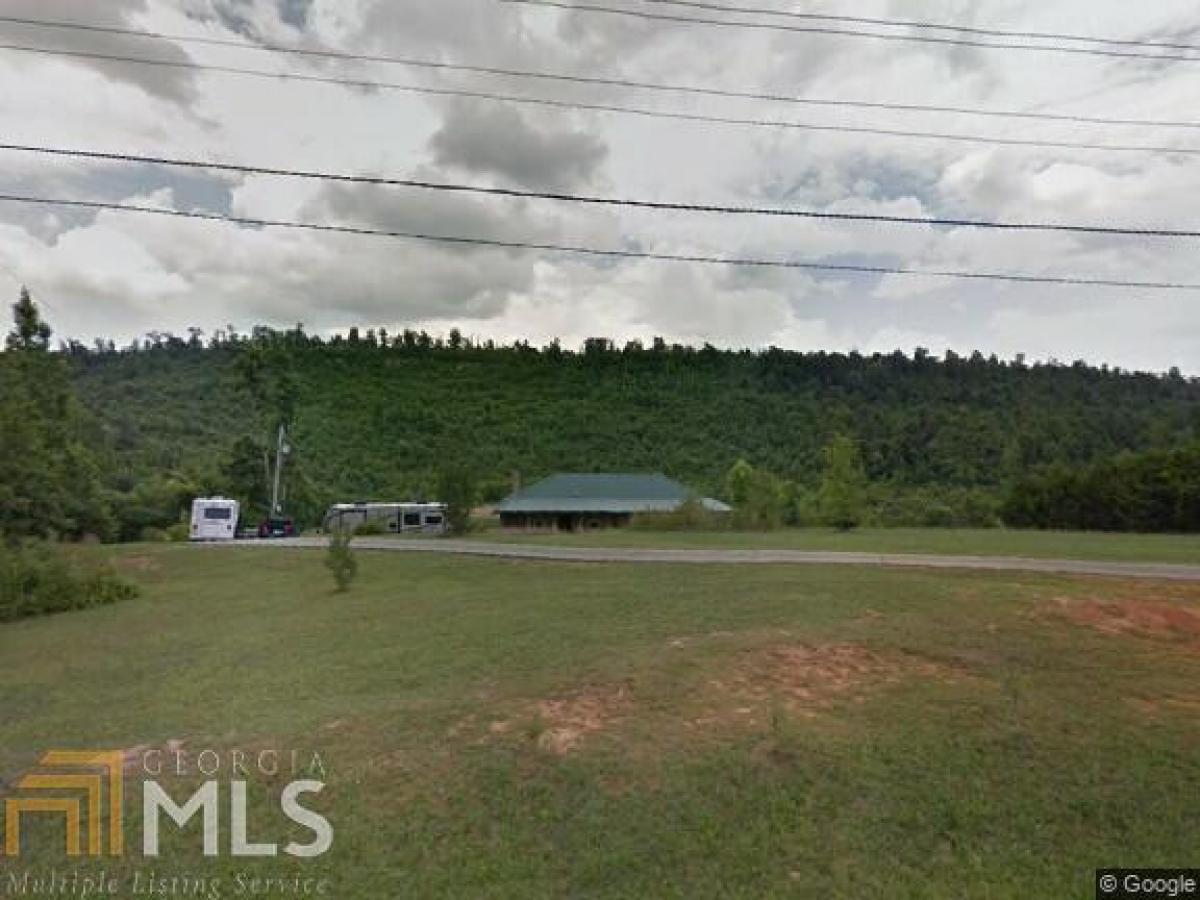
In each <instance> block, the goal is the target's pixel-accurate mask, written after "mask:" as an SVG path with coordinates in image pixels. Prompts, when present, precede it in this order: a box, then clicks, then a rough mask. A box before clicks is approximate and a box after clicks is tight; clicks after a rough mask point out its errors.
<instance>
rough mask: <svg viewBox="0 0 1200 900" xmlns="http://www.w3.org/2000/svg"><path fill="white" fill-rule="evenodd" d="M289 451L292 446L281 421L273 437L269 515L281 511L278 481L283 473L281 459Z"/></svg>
mask: <svg viewBox="0 0 1200 900" xmlns="http://www.w3.org/2000/svg"><path fill="white" fill-rule="evenodd" d="M291 452H292V448H291V447H290V446H289V445H288V442H287V429H286V428H285V427H284V426H283V423H280V425H279V435H278V437H276V439H275V482H274V484H273V485H272V486H271V515H273V516H277V515H279V514H280V513H281V512H283V510H282V509H281V508H280V505H279V481H280V476H281V475H282V474H283V460H284V458H285V457H287V455H288V454H289V453H291Z"/></svg>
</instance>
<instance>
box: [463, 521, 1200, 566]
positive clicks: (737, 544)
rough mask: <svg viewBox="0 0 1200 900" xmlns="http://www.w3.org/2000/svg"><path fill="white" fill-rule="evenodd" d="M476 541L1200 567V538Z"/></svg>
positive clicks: (630, 533)
mask: <svg viewBox="0 0 1200 900" xmlns="http://www.w3.org/2000/svg"><path fill="white" fill-rule="evenodd" d="M478 537H480V538H482V539H486V540H495V541H512V542H519V543H534V544H560V545H566V546H580V547H653V548H696V549H714V548H729V549H738V550H750V549H761V550H783V549H787V550H843V551H850V552H866V553H937V554H948V555H969V556H1026V557H1038V558H1043V559H1060V558H1061V559H1086V560H1113V561H1126V562H1163V563H1191V564H1200V535H1194V534H1105V533H1100V532H1077V531H1020V530H1012V529H1004V528H994V529H985V528H980V529H971V528H862V529H857V530H855V531H851V532H846V533H841V532H837V531H833V530H830V529H823V528H785V529H781V530H779V531H766V532H758V531H755V532H745V531H714V532H671V531H639V530H636V529H628V528H623V529H610V530H604V531H594V532H588V533H576V534H570V533H563V534H537V533H532V534H522V533H519V532H516V533H512V532H505V531H503V530H501V529H499V528H497V527H494V526H491V527H487V528H485V529H484V530H482V531H480V532H479V533H478Z"/></svg>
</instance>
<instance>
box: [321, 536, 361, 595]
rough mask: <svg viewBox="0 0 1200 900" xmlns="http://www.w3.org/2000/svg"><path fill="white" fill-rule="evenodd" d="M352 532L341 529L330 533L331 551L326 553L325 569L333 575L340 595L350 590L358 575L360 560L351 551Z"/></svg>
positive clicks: (328, 550)
mask: <svg viewBox="0 0 1200 900" xmlns="http://www.w3.org/2000/svg"><path fill="white" fill-rule="evenodd" d="M352 537H353V535H352V534H351V532H349V531H343V530H342V529H340V528H332V529H330V531H329V549H327V550H326V551H325V568H327V569H328V570H329V572H330V574H331V575H333V583H334V585H336V587H337V592H338V593H339V594H344V593H346V592H347V591H348V590H350V585H351V584H352V583H353V582H354V579H355V577H356V576H357V575H358V559H357V558H356V557H355V555H354V551H353V550H351V549H350V539H351V538H352Z"/></svg>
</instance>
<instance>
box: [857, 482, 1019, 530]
mask: <svg viewBox="0 0 1200 900" xmlns="http://www.w3.org/2000/svg"><path fill="white" fill-rule="evenodd" d="M872 495H873V496H872V498H871V513H870V515H869V517H868V521H869V523H870V524H872V525H875V526H879V527H882V528H995V527H997V526H998V525H999V524H1000V515H999V508H1000V500H999V498H998V497H997V496H996V494H995V493H993V492H990V491H986V490H983V489H980V488H936V487H933V488H898V487H892V486H887V487H883V486H879V487H873V488H872Z"/></svg>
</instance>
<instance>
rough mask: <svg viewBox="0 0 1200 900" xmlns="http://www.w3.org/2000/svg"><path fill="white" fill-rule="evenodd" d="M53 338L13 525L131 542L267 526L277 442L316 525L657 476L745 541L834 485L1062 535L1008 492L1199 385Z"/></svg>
mask: <svg viewBox="0 0 1200 900" xmlns="http://www.w3.org/2000/svg"><path fill="white" fill-rule="evenodd" d="M31 309H32V313H31ZM51 339H52V337H51V333H50V330H49V326H48V325H46V323H45V322H44V321H42V320H41V319H40V316H38V315H37V313H36V306H35V305H34V304H33V302H32V300H30V299H29V298H28V296H27V294H23V295H22V299H21V302H20V303H18V309H17V310H16V317H15V321H14V329H13V335H12V336H10V338H9V341H10V345H9V346H10V351H15V352H6V353H4V354H0V379H2V385H3V387H4V388H5V390H4V395H3V398H2V399H0V417H2V419H3V421H2V422H0V424H2V425H3V428H2V429H0V451H5V452H3V455H2V459H0V467H3V469H0V528H4V529H5V530H18V531H22V532H26V533H57V534H63V535H68V536H77V535H81V534H96V535H98V536H100V537H102V538H106V539H107V538H115V539H124V540H133V539H138V538H141V537H145V536H155V535H159V534H162V533H164V532H167V531H170V530H171V529H175V530H176V531H178V529H179V527H180V526H179V523H180V520H181V515H182V514H183V513H184V512H185V511H186V508H187V506H188V504H189V503H190V500H191V498H192V497H194V496H196V495H212V494H224V495H226V496H233V497H235V498H237V499H239V500H242V501H243V504H244V506H245V508H246V510H247V514H248V516H250V517H251V518H252V519H253V518H254V517H257V516H261V515H265V513H266V511H267V509H266V507H267V505H268V498H269V496H270V481H271V462H272V455H273V449H274V448H273V442H274V435H275V431H276V428H277V426H278V425H279V424H284V425H285V426H286V428H287V433H288V435H289V443H290V444H291V447H292V450H293V453H292V454H291V456H289V457H288V462H287V465H286V467H285V469H284V477H283V479H282V481H283V491H284V496H285V505H286V509H287V511H288V513H290V514H292V515H293V516H295V517H297V518H298V519H299V520H300V521H301V523H302V524H314V523H316V522H318V521H319V520H320V516H321V513H322V512H323V511H324V509H325V508H326V507H327V506H328V505H329V504H330V503H332V502H337V501H354V500H368V499H414V500H420V499H439V498H438V494H439V492H445V491H447V490H454V491H456V492H457V494H459V495H462V496H467V497H469V498H470V499H472V500H483V501H495V500H498V499H501V498H502V497H503V496H505V495H506V494H507V493H508V492H509V491H510V490H511V488H512V486H513V485H514V483H517V482H526V483H527V482H529V481H531V480H533V479H536V478H538V477H541V476H543V475H547V474H551V473H553V472H556V471H614V472H620V471H642V472H652V471H659V472H663V473H665V474H667V475H669V476H671V477H674V478H677V479H679V480H680V481H682V482H684V483H685V484H688V485H689V486H690V487H691V488H693V489H694V490H695V491H696V492H697V493H699V494H702V495H709V496H718V497H722V498H724V499H727V500H731V501H732V502H733V503H734V505H735V506H738V507H739V508H740V509H742V510H744V512H743V513H741V515H742V516H743V517H744V518H745V519H746V520H747V525H748V527H757V526H755V525H754V522H755V521H757V523H758V526H770V525H772V524H773V523H779V524H812V523H816V522H822V523H824V522H827V521H829V520H830V518H831V515H830V512H829V510H830V509H831V508H832V507H833V506H836V503H835V502H834V499H835V498H832V497H831V490H832V491H833V494H836V493H837V491H836V490H833V489H831V488H830V487H829V486H828V485H827V483H826V482H827V474H828V472H829V470H830V469H831V468H837V467H838V466H841V469H842V471H843V472H844V473H849V474H848V477H843V478H841V479H840V481H839V482H838V483H840V484H843V485H845V484H850V485H851V486H852V490H851V491H850V495H851V497H852V499H853V500H854V503H851V504H849V506H853V507H855V508H857V510H858V513H857V514H856V515H855V516H854V517H853V518H856V519H857V520H858V521H861V522H870V523H876V524H884V525H897V524H923V525H964V524H974V525H984V524H997V523H999V522H1001V521H1002V520H1003V521H1011V522H1013V523H1021V524H1031V525H1042V524H1052V523H1055V522H1064V523H1065V522H1066V521H1067V520H1066V519H1064V518H1058V519H1055V518H1053V517H1051V516H1049V515H1048V514H1042V513H1039V515H1038V516H1037V517H1035V516H1033V515H1032V514H1030V513H1028V512H1027V511H1026V512H1022V507H1021V505H1020V504H1019V503H1017V502H1016V501H1015V500H1013V497H1014V496H1015V492H1017V491H1018V490H1020V491H1023V492H1024V493H1025V494H1029V493H1030V492H1031V490H1032V488H1030V487H1029V486H1028V485H1030V484H1033V483H1034V482H1035V481H1036V480H1037V479H1047V478H1050V477H1051V475H1052V473H1056V472H1057V473H1060V474H1061V473H1063V472H1068V473H1079V472H1084V471H1088V470H1089V467H1093V466H1102V465H1105V464H1106V461H1111V460H1115V459H1117V458H1125V457H1126V456H1128V455H1129V454H1135V455H1142V454H1151V455H1153V454H1163V453H1171V452H1175V451H1177V450H1178V448H1181V447H1186V446H1189V445H1190V444H1192V443H1193V442H1196V441H1198V440H1200V382H1198V381H1197V380H1195V379H1187V378H1184V377H1183V376H1182V375H1181V374H1180V373H1179V372H1178V371H1177V370H1172V371H1170V372H1168V373H1166V374H1163V375H1154V374H1148V373H1133V372H1127V371H1123V370H1120V369H1116V368H1108V367H1104V366H1101V367H1092V366H1087V365H1085V364H1083V363H1078V362H1077V363H1072V364H1070V365H1066V364H1059V363H1054V362H1047V363H1035V364H1028V363H1026V361H1025V360H1023V359H1021V358H1017V359H1015V360H1011V361H1003V360H999V359H997V358H996V357H994V356H993V357H985V356H983V355H982V354H980V353H975V354H972V355H970V356H965V357H964V356H958V355H955V354H947V355H946V357H945V358H943V359H938V358H936V357H933V356H932V355H930V354H929V353H927V352H925V351H921V350H918V351H917V352H916V353H914V354H912V355H906V354H903V353H899V352H897V353H892V354H870V355H864V354H857V353H849V354H841V353H823V352H818V353H796V352H788V351H783V350H779V349H776V348H771V349H767V350H764V351H757V352H751V351H747V350H742V351H733V350H718V349H716V348H714V347H712V346H709V345H705V346H702V347H690V346H684V345H677V344H669V343H667V342H666V341H664V340H662V339H655V340H653V341H651V342H649V343H647V344H642V343H640V342H636V341H630V342H627V343H625V344H624V345H620V346H618V345H617V344H616V343H615V342H613V341H611V340H609V339H605V338H594V339H590V340H588V341H586V342H585V343H584V344H583V346H582V347H580V348H577V349H571V348H565V347H563V346H562V345H561V344H560V343H559V342H551V343H549V344H547V345H545V346H542V347H534V346H532V345H530V344H528V343H527V342H522V341H518V342H516V343H513V344H508V345H498V344H495V343H493V342H490V341H478V340H474V339H472V338H470V337H468V336H465V335H463V334H462V333H461V332H460V331H458V330H452V331H450V332H449V333H448V334H447V335H445V336H433V335H430V334H428V333H426V332H423V331H417V330H413V329H403V330H400V331H397V332H388V331H387V330H385V329H366V330H359V329H351V330H350V331H349V332H348V333H347V334H346V335H344V336H342V335H336V336H333V337H328V338H324V337H321V336H318V335H311V334H308V333H306V332H305V330H304V329H303V328H302V327H300V326H297V327H295V328H292V329H286V330H276V329H271V328H265V327H260V328H255V329H252V330H250V331H249V332H246V333H239V332H237V331H236V330H234V329H232V328H230V329H226V330H222V331H220V332H216V333H214V334H213V335H210V336H205V335H204V334H203V333H202V332H200V331H199V330H198V329H192V330H191V331H190V332H189V334H188V335H187V336H186V337H177V336H174V335H170V334H167V333H165V332H163V333H152V334H150V335H147V336H145V337H144V338H142V339H139V340H138V341H134V342H130V343H129V344H127V345H126V346H125V347H120V348H119V347H117V346H116V344H115V343H114V342H112V341H107V340H100V341H97V342H95V343H94V344H93V345H92V346H91V347H85V346H83V345H82V344H79V343H78V342H74V341H68V342H65V343H63V344H61V345H60V346H59V349H60V350H61V351H62V352H51ZM52 412H53V414H51V413H52ZM841 438H845V441H846V442H847V443H840V439H841ZM838 447H841V449H840V450H836V453H835V456H836V457H838V458H840V459H841V460H842V462H838V461H837V459H834V460H831V459H830V456H829V454H830V453H831V452H832V451H833V449H835V448H838ZM847 447H850V448H852V450H847V449H846V448H847ZM847 459H850V460H851V463H850V465H849V466H847V465H845V464H844V461H845V460H847ZM743 464H744V465H743ZM747 470H748V471H749V472H750V473H751V474H750V475H747ZM859 472H861V477H860V476H859ZM1037 483H1038V484H1041V483H1042V482H1037ZM1139 483H1140V482H1139ZM448 484H449V485H450V487H447V485H448ZM455 485H458V487H455ZM465 486H469V487H470V489H469V490H467V489H464V488H465ZM476 488H477V490H476ZM1081 490H1082V489H1081ZM1046 491H1048V489H1046ZM1046 491H1043V493H1045V492H1046ZM1060 493H1061V492H1060ZM34 495H36V499H35V498H34ZM458 505H459V506H462V505H463V504H462V503H461V502H460V503H459V504H458ZM1028 506H1029V504H1026V507H1028ZM1038 508H1039V509H1043V508H1048V507H1047V506H1046V504H1045V503H1043V504H1042V505H1041V506H1039V507H1038ZM834 518H836V517H834ZM1080 521H1082V520H1080ZM1087 521H1088V522H1092V521H1100V520H1099V519H1097V518H1096V517H1090V518H1088V519H1087ZM1122 521H1125V520H1122ZM1177 521H1178V520H1177V519H1163V524H1162V526H1161V527H1168V525H1170V527H1175V524H1176V523H1177ZM1087 527H1107V526H1091V525H1089V526H1087Z"/></svg>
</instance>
